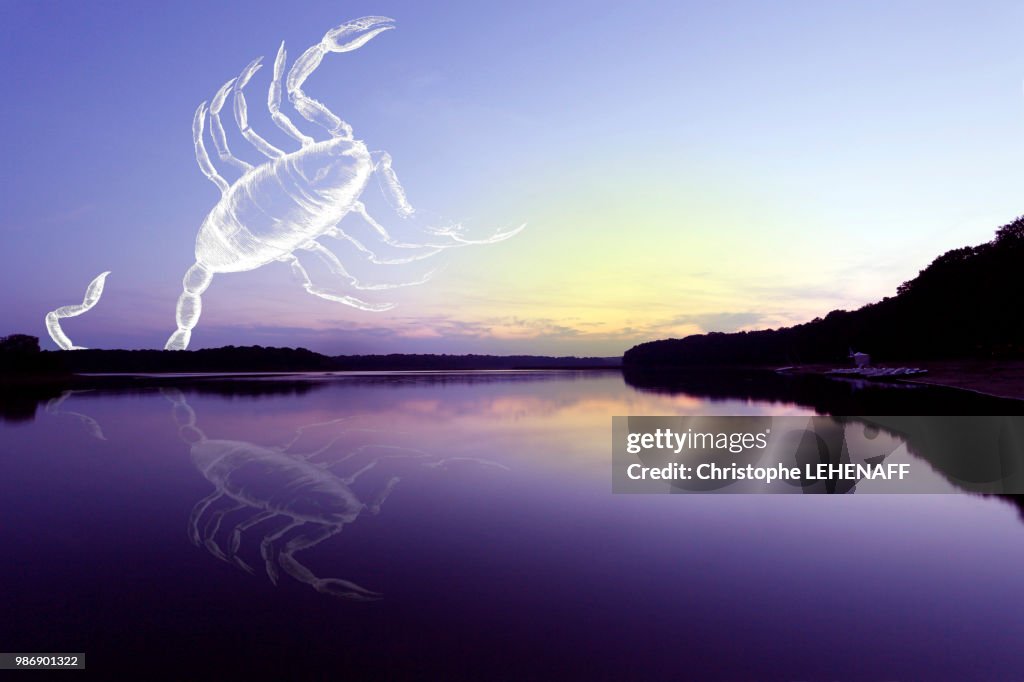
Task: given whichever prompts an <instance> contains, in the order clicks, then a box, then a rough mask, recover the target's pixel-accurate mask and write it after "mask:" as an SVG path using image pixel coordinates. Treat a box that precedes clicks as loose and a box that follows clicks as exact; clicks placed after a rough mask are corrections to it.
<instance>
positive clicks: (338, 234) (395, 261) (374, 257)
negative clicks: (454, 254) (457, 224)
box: [324, 227, 442, 265]
mask: <svg viewBox="0 0 1024 682" xmlns="http://www.w3.org/2000/svg"><path fill="white" fill-rule="evenodd" d="M324 234H325V235H327V236H328V237H333V238H335V239H343V240H345V241H348V242H350V243H351V244H352V245H353V246H355V247H356V249H358V250H359V251H361V252H362V253H365V254H366V257H367V259H368V260H369V261H370V262H371V263H373V264H374V265H404V264H406V263H412V262H414V261H418V260H423V259H424V258H430V257H431V256H433V255H435V254H438V253H441V251H442V249H439V248H434V247H423V248H424V249H426V250H425V251H422V252H420V253H417V254H416V255H413V256H402V257H400V258H386V257H383V256H380V255H378V254H377V253H376V252H374V251H373V250H371V249H370V248H369V247H367V246H366V245H365V244H363V243H362V242H361V241H359V240H358V239H356V238H355V237H353V236H352V235H350V234H348V233H347V232H345V231H344V230H342V229H341V228H339V227H332V228H330V229H328V230H326V231H324ZM397 248H412V247H397Z"/></svg>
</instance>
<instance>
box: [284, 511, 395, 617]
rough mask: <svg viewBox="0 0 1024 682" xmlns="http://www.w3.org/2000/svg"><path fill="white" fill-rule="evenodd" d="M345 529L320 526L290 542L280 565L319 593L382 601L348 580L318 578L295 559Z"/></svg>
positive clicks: (375, 593) (377, 596)
mask: <svg viewBox="0 0 1024 682" xmlns="http://www.w3.org/2000/svg"><path fill="white" fill-rule="evenodd" d="M343 527H344V526H343V525H341V524H338V525H324V524H319V525H318V526H317V528H316V529H315V530H313V531H311V532H309V533H304V534H302V535H299V536H298V537H296V538H294V539H292V540H289V541H288V542H287V543H286V544H285V546H284V549H283V550H282V551H281V554H280V555H279V556H278V559H277V560H278V563H280V564H281V567H282V568H283V569H284V570H285V572H286V573H288V575H290V576H291V577H293V578H295V579H296V580H298V581H299V582H301V583H305V584H306V585H309V586H310V587H312V588H313V589H315V590H316V591H317V592H322V593H324V594H329V595H332V596H334V597H339V598H341V599H350V600H353V601H373V600H375V599H380V597H381V594H380V593H379V592H373V591H371V590H368V589H366V588H365V587H360V586H359V585H356V584H355V583H353V582H350V581H348V580H342V579H340V578H318V577H317V576H316V574H314V573H313V571H311V570H309V569H308V568H307V567H306V566H304V565H303V564H302V563H300V562H299V560H298V559H296V558H295V553H296V552H299V551H301V550H304V549H309V548H310V547H314V546H316V545H318V544H320V543H321V542H323V541H324V540H326V539H327V538H329V537H331V536H333V535H337V534H338V533H340V532H341V529H342V528H343Z"/></svg>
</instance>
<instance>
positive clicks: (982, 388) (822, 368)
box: [784, 360, 1024, 400]
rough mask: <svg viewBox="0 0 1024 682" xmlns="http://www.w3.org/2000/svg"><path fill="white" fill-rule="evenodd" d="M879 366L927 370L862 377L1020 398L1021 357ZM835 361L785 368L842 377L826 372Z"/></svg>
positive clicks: (1023, 386)
mask: <svg viewBox="0 0 1024 682" xmlns="http://www.w3.org/2000/svg"><path fill="white" fill-rule="evenodd" d="M879 366H880V367H886V366H891V367H920V368H921V369H924V370H927V372H928V373H927V374H922V375H917V376H914V377H913V378H902V377H879V378H877V379H862V380H863V381H874V382H877V383H878V384H886V383H901V384H916V385H922V386H941V387H943V388H954V389H957V390H961V391H967V392H970V393H977V394H979V395H986V396H991V397H994V398H1008V399H1011V400H1024V360H915V361H909V360H908V361H906V362H890V363H882V364H881V365H879ZM835 368H836V367H835V365H824V364H813V365H798V366H794V367H791V368H789V369H787V370H786V372H784V373H786V374H814V375H820V376H824V377H827V378H830V379H842V378H843V377H842V376H841V375H840V376H836V375H829V374H827V372H828V371H829V370H832V369H835Z"/></svg>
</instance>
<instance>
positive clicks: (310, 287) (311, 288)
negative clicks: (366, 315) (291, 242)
mask: <svg viewBox="0 0 1024 682" xmlns="http://www.w3.org/2000/svg"><path fill="white" fill-rule="evenodd" d="M280 260H282V261H284V262H286V263H288V264H289V265H291V266H292V272H294V273H295V274H296V275H297V276H298V277H299V279H300V280H301V281H302V286H303V288H304V289H305V290H306V291H308V292H309V293H311V294H313V295H314V296H319V297H320V298H325V299H327V300H328V301H335V302H337V303H344V304H345V305H348V306H352V307H353V308H358V309H360V310H366V311H369V312H381V311H384V310H390V309H391V308H394V307H395V306H394V304H393V303H369V302H368V301H363V300H361V299H358V298H355V297H354V296H345V295H340V294H333V293H331V292H329V291H328V290H326V289H324V288H322V287H319V286H317V285H315V284H313V281H312V280H311V279H310V278H309V273H308V272H306V269H305V268H304V267H302V263H300V262H299V259H298V258H297V257H296V256H295V255H294V254H288V255H287V256H282V257H281V258H280Z"/></svg>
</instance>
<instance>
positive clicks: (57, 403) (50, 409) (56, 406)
mask: <svg viewBox="0 0 1024 682" xmlns="http://www.w3.org/2000/svg"><path fill="white" fill-rule="evenodd" d="M90 392H91V391H90V390H88V389H86V390H82V391H64V392H63V393H61V394H60V395H59V396H58V397H56V398H51V399H50V400H48V401H47V402H46V413H47V414H51V415H55V416H56V415H66V416H68V417H74V418H75V419H77V420H78V421H80V422H82V424H84V425H85V428H86V429H88V431H89V434H90V435H91V436H92V437H93V438H96V439H97V440H106V439H107V437H106V436H104V435H103V429H102V428H101V427H100V425H99V424H98V423H97V422H96V420H95V419H93V418H92V417H90V416H89V415H87V414H82V413H81V412H75V411H73V410H67V409H64V408H63V407H62V405H63V404H64V401H66V400H67V399H68V398H70V397H71V396H73V395H76V394H82V393H90Z"/></svg>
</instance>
